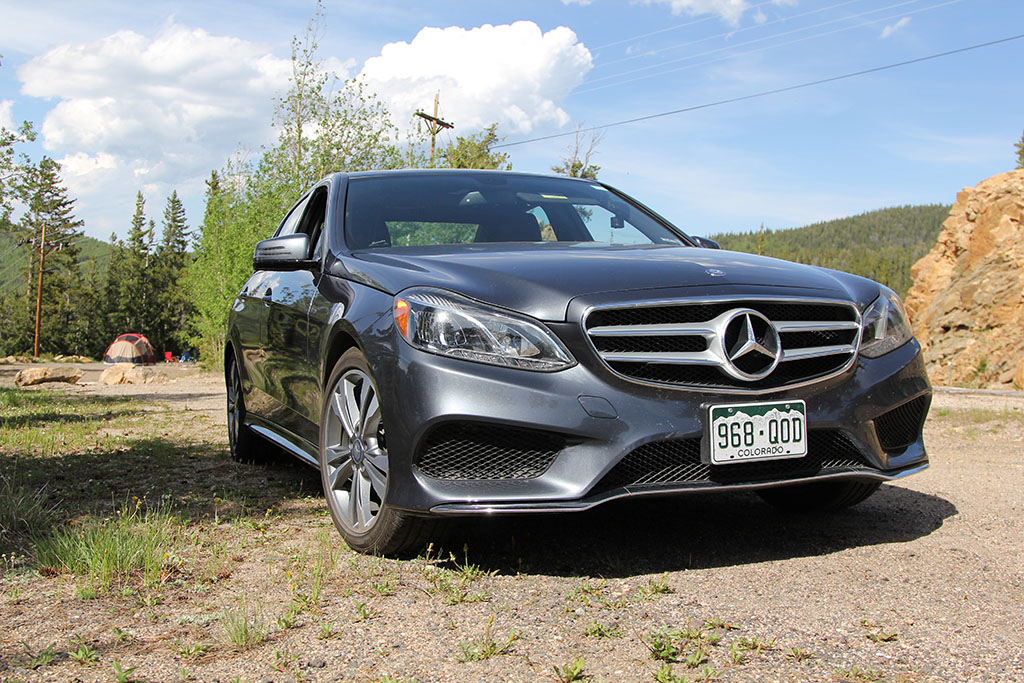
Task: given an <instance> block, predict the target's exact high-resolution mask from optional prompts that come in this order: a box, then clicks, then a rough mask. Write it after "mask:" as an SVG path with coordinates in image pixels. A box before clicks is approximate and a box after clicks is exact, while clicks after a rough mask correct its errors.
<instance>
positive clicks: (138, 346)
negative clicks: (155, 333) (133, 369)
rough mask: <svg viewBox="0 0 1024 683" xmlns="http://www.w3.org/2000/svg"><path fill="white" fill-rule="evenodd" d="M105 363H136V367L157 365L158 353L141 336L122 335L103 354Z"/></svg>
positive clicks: (132, 334)
mask: <svg viewBox="0 0 1024 683" xmlns="http://www.w3.org/2000/svg"><path fill="white" fill-rule="evenodd" d="M103 362H104V363H107V364H109V365H112V364H114V363H135V364H136V365H153V364H154V363H156V351H154V350H153V345H152V344H150V343H149V340H148V339H146V338H145V337H144V336H142V335H141V334H134V333H128V334H122V335H121V336H120V337H118V338H117V339H115V340H114V343H113V344H111V345H110V346H108V347H107V352H106V353H104V354H103Z"/></svg>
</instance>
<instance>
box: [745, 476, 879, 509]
mask: <svg viewBox="0 0 1024 683" xmlns="http://www.w3.org/2000/svg"><path fill="white" fill-rule="evenodd" d="M881 485H882V482H880V481H859V480H845V481H843V480H840V481H818V482H812V483H810V484H796V485H794V486H778V487H774V488H770V489H760V490H759V491H758V492H757V495H759V496H761V499H762V500H764V501H765V502H766V503H768V504H769V505H772V506H774V507H776V508H778V509H780V510H783V511H785V512H831V511H834V510H842V509H843V508H848V507H851V506H853V505H856V504H857V503H860V502H862V501H864V500H865V499H867V498H868V497H869V496H870V495H871V494H872V493H874V492H875V491H877V490H878V487H879V486H881Z"/></svg>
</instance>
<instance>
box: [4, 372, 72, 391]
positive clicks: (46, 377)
mask: <svg viewBox="0 0 1024 683" xmlns="http://www.w3.org/2000/svg"><path fill="white" fill-rule="evenodd" d="M80 379H82V371H81V370H79V369H78V368H25V369H24V370H21V371H20V372H18V374H17V375H15V376H14V383H15V384H16V385H18V386H19V387H30V386H32V385H34V384H43V383H44V382H67V383H68V384H77V383H78V380H80Z"/></svg>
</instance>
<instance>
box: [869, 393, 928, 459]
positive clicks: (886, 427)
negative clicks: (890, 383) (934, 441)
mask: <svg viewBox="0 0 1024 683" xmlns="http://www.w3.org/2000/svg"><path fill="white" fill-rule="evenodd" d="M927 411H928V397H927V396H918V397H917V398H915V399H914V400H912V401H907V402H906V403H904V404H903V405H901V406H897V407H896V408H893V409H892V410H890V411H889V412H887V413H882V414H881V415H880V416H878V417H876V418H875V433H876V434H878V443H880V444H882V448H884V449H885V450H886V451H888V452H893V451H901V450H904V449H906V447H907V446H909V445H910V444H912V443H914V442H915V441H917V437H918V436H920V434H921V426H922V425H923V424H924V418H925V415H926V413H927Z"/></svg>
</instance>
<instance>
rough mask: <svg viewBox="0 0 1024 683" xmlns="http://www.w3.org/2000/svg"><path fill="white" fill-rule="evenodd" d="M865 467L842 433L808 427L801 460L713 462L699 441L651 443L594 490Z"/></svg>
mask: <svg viewBox="0 0 1024 683" xmlns="http://www.w3.org/2000/svg"><path fill="white" fill-rule="evenodd" d="M870 469H873V468H871V467H870V466H868V465H867V464H866V463H865V461H864V459H863V457H862V456H861V454H860V451H859V450H858V449H857V446H856V445H854V443H853V442H852V441H851V440H850V438H849V437H848V436H847V435H846V434H845V433H843V432H841V431H836V430H811V431H809V432H808V434H807V455H805V456H804V457H802V458H786V459H784V460H766V461H760V462H758V461H754V462H743V463H736V464H730V465H712V464H710V463H704V462H701V458H700V439H674V440H671V441H654V442H651V443H648V444H644V445H643V446H640V447H639V448H637V449H636V450H633V451H631V452H630V453H628V454H627V455H626V456H625V457H624V458H623V459H622V460H620V461H619V462H618V464H617V465H615V467H613V468H612V469H611V470H610V471H609V472H608V474H606V475H605V476H604V477H603V478H602V479H601V481H600V482H598V484H597V486H595V487H594V489H593V490H592V493H601V492H604V491H609V490H612V489H617V488H622V487H624V486H629V487H636V486H663V485H672V484H679V485H686V484H716V483H717V484H747V483H761V482H769V481H784V480H789V479H799V478H803V477H812V476H815V475H819V474H835V473H839V472H857V471H863V470H870Z"/></svg>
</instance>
